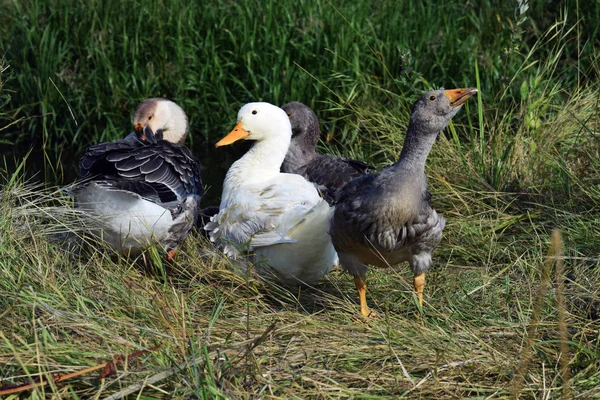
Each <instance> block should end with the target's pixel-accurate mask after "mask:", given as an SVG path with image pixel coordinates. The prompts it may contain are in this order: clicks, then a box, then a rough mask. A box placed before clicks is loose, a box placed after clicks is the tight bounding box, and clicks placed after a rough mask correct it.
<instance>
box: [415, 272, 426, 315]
mask: <svg viewBox="0 0 600 400" xmlns="http://www.w3.org/2000/svg"><path fill="white" fill-rule="evenodd" d="M413 283H414V285H415V292H417V299H418V300H419V305H420V306H421V308H423V290H424V289H425V273H424V272H422V273H420V274H415V276H414V277H413Z"/></svg>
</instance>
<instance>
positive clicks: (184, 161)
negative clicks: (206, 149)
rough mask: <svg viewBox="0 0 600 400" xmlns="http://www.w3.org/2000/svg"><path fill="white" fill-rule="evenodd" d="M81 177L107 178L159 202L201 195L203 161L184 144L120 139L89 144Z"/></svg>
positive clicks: (117, 187) (81, 167) (106, 179)
mask: <svg viewBox="0 0 600 400" xmlns="http://www.w3.org/2000/svg"><path fill="white" fill-rule="evenodd" d="M79 178H80V179H86V178H93V179H94V180H97V181H98V180H104V181H106V182H107V183H108V184H109V185H110V186H112V187H114V188H115V189H120V190H127V191H130V192H134V193H137V194H139V195H140V196H142V197H144V198H146V199H149V200H151V201H154V202H156V203H169V202H172V201H181V200H182V199H183V198H184V197H186V195H189V194H196V195H198V196H202V194H203V193H204V188H203V186H202V180H201V178H200V162H199V161H198V159H197V158H196V157H194V156H193V155H192V153H191V152H190V151H189V150H188V149H187V147H185V146H181V145H178V144H173V143H170V142H167V141H164V140H160V141H158V142H157V143H155V144H150V143H140V142H138V141H127V140H118V141H116V142H107V143H99V144H96V145H94V146H91V147H89V148H88V149H87V150H86V152H85V154H84V155H83V157H81V159H80V160H79Z"/></svg>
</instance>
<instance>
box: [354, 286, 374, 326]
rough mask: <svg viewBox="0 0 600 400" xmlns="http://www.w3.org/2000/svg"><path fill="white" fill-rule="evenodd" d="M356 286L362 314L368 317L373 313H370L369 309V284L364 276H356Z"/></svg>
mask: <svg viewBox="0 0 600 400" xmlns="http://www.w3.org/2000/svg"><path fill="white" fill-rule="evenodd" d="M354 286H356V291H357V292H358V298H359V299H360V313H361V314H362V315H363V316H365V317H368V316H369V314H371V312H370V311H369V307H367V282H366V280H365V277H364V276H355V277H354Z"/></svg>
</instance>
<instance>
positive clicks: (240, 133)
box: [215, 121, 250, 147]
mask: <svg viewBox="0 0 600 400" xmlns="http://www.w3.org/2000/svg"><path fill="white" fill-rule="evenodd" d="M249 135H250V132H248V131H247V130H245V129H244V128H242V122H241V121H240V122H238V124H237V125H236V126H235V128H233V130H232V131H231V132H229V135H227V136H225V137H224V138H223V139H221V140H219V141H218V142H217V144H216V145H215V147H221V146H227V145H228V144H231V143H233V142H237V141H238V140H240V139H243V138H245V137H248V136H249Z"/></svg>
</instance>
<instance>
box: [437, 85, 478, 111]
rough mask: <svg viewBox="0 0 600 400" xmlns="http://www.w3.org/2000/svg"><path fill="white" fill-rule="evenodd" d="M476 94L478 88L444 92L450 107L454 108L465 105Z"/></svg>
mask: <svg viewBox="0 0 600 400" xmlns="http://www.w3.org/2000/svg"><path fill="white" fill-rule="evenodd" d="M475 93H477V89H476V88H463V89H450V90H446V91H445V92H444V94H445V95H446V97H448V99H449V100H450V105H451V106H452V107H454V108H456V107H458V106H460V105H462V104H464V103H465V102H466V101H467V100H469V97H471V96H473V95H474V94H475Z"/></svg>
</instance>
